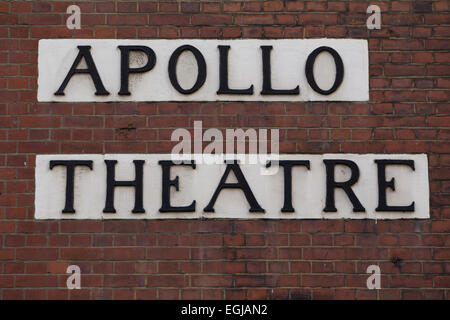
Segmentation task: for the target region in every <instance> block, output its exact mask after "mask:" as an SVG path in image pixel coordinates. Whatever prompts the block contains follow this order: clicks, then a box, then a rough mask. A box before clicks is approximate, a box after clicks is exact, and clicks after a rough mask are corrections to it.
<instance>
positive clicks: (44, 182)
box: [35, 154, 430, 219]
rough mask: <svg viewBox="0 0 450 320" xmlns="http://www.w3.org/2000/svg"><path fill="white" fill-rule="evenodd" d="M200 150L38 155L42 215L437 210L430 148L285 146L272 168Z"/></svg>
mask: <svg viewBox="0 0 450 320" xmlns="http://www.w3.org/2000/svg"><path fill="white" fill-rule="evenodd" d="M192 159H193V160H192V162H191V161H187V162H183V163H176V162H173V161H172V158H171V155H170V154H107V155H101V154H83V155H76V154H74V155H38V156H37V159H36V177H35V178H36V198H35V217H36V218H37V219H176V218H182V219H198V218H230V219H400V218H408V219H424V218H429V217H430V213H429V186H428V161H427V156H426V155H425V154H364V155H358V154H323V155H307V154H292V155H280V156H279V159H278V162H273V161H272V165H271V166H270V167H269V168H266V165H264V163H267V162H266V161H264V162H263V163H262V164H259V163H258V164H250V163H247V162H246V163H244V161H240V162H238V163H237V162H233V161H230V162H227V163H225V162H224V158H223V157H221V156H218V157H217V158H216V159H215V160H216V162H215V163H212V164H211V163H210V164H208V163H205V161H204V160H203V159H202V155H194V156H193V158H192ZM276 163H278V166H277V165H276ZM272 169H275V170H273V171H270V170H272ZM266 170H267V171H266Z"/></svg>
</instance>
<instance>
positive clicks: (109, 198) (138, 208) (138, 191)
mask: <svg viewBox="0 0 450 320" xmlns="http://www.w3.org/2000/svg"><path fill="white" fill-rule="evenodd" d="M105 163H106V170H107V171H106V202H105V208H104V209H103V212H104V213H116V209H115V208H114V189H115V187H134V188H135V190H134V191H135V192H134V197H135V198H134V209H133V211H132V212H133V213H145V210H144V207H143V204H142V200H143V196H142V195H143V189H144V187H143V167H144V163H145V161H144V160H133V163H134V169H135V179H134V180H132V181H116V168H115V167H116V163H117V160H105Z"/></svg>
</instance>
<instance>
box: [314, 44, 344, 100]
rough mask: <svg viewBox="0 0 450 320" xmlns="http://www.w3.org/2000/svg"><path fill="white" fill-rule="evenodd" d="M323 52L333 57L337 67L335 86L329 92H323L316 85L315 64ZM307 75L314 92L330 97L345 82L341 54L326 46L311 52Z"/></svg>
mask: <svg viewBox="0 0 450 320" xmlns="http://www.w3.org/2000/svg"><path fill="white" fill-rule="evenodd" d="M323 51H326V52H328V53H330V54H331V55H332V56H333V59H334V63H335V65H336V77H335V79H334V83H333V86H332V87H331V88H330V89H328V90H323V89H321V88H319V86H318V85H317V83H316V80H315V79H314V62H315V61H316V58H317V56H318V55H319V53H321V52H323ZM305 73H306V79H307V80H308V83H309V85H310V86H311V88H312V89H313V90H314V91H316V92H318V93H320V94H324V95H328V94H332V93H333V92H335V91H336V90H337V89H338V88H339V86H340V85H341V83H342V80H344V64H343V63H342V59H341V56H340V55H339V53H337V51H336V50H334V49H333V48H330V47H325V46H324V47H319V48H317V49H315V50H314V51H313V52H311V54H310V55H309V56H308V59H307V60H306V67H305Z"/></svg>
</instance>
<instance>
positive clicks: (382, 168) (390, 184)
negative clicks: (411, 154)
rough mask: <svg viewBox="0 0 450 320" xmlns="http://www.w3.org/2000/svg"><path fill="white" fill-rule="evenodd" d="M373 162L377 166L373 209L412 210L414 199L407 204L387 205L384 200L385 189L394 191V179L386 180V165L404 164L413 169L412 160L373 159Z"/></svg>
mask: <svg viewBox="0 0 450 320" xmlns="http://www.w3.org/2000/svg"><path fill="white" fill-rule="evenodd" d="M375 163H376V164H377V167H378V207H377V208H376V209H375V211H402V212H412V211H414V201H413V202H412V203H411V204H410V205H409V206H389V205H388V204H387V200H386V189H387V188H390V189H391V190H393V191H395V179H394V178H392V179H391V180H389V181H386V166H387V165H406V166H408V167H410V168H411V169H412V170H413V171H414V170H415V167H414V160H375Z"/></svg>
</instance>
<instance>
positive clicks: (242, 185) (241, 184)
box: [203, 161, 264, 212]
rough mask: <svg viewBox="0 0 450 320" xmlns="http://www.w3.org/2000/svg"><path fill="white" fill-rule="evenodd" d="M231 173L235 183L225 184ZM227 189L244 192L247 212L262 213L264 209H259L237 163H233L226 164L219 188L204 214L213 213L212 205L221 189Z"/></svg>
mask: <svg viewBox="0 0 450 320" xmlns="http://www.w3.org/2000/svg"><path fill="white" fill-rule="evenodd" d="M231 171H233V173H234V175H235V176H236V179H237V182H236V183H227V182H226V181H227V178H228V175H229V174H230V172H231ZM225 188H229V189H241V190H242V191H243V192H244V195H245V197H246V199H247V201H248V203H249V204H250V209H249V212H264V209H263V208H261V206H260V205H259V204H258V201H256V198H255V196H254V195H253V192H252V190H251V189H250V186H249V185H248V183H247V180H246V179H245V177H244V174H243V173H242V171H241V168H240V167H239V164H238V162H237V161H234V162H233V163H228V164H227V167H226V169H225V172H224V174H223V176H222V178H221V179H220V182H219V186H218V187H217V189H216V191H215V192H214V195H213V196H212V198H211V200H210V201H209V203H208V205H207V206H206V207H205V209H203V211H204V212H214V204H215V203H216V200H217V198H218V196H219V194H220V192H221V191H222V189H225Z"/></svg>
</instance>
